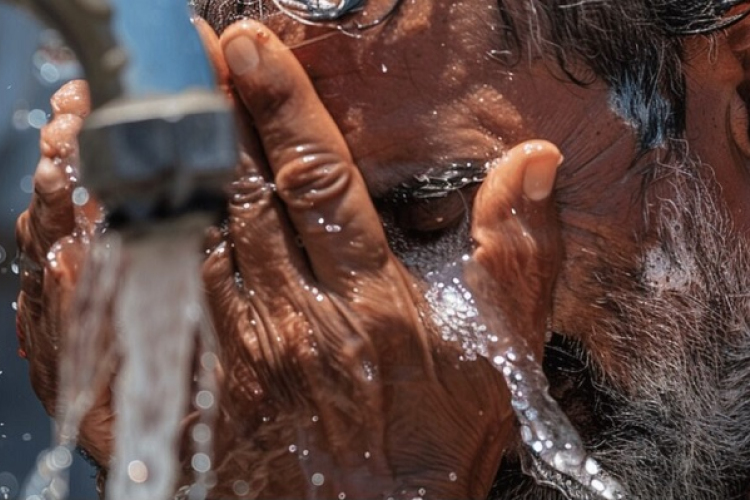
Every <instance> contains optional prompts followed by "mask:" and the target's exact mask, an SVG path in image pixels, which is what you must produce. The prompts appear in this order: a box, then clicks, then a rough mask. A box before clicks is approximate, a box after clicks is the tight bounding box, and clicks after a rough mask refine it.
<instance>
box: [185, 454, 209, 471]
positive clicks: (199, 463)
mask: <svg viewBox="0 0 750 500" xmlns="http://www.w3.org/2000/svg"><path fill="white" fill-rule="evenodd" d="M190 465H192V466H193V470H195V471H196V472H208V471H210V470H211V458H210V457H209V456H208V455H206V454H205V453H196V454H195V455H193V458H192V460H190Z"/></svg>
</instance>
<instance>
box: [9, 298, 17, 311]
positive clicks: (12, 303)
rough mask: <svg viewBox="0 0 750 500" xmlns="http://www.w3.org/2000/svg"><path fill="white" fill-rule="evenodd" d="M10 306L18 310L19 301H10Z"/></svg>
mask: <svg viewBox="0 0 750 500" xmlns="http://www.w3.org/2000/svg"><path fill="white" fill-rule="evenodd" d="M10 307H11V309H13V310H14V311H18V302H16V301H15V300H14V301H13V302H11V303H10Z"/></svg>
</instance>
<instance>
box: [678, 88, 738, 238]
mask: <svg viewBox="0 0 750 500" xmlns="http://www.w3.org/2000/svg"><path fill="white" fill-rule="evenodd" d="M727 94H728V95H726V94H716V95H710V94H709V95H705V94H704V95H702V96H700V97H699V98H696V99H693V103H692V105H689V106H688V115H687V123H688V130H687V135H688V141H689V146H690V153H691V154H692V155H693V156H694V157H695V158H697V159H699V160H700V162H701V163H702V164H703V168H702V170H701V171H702V172H703V174H704V175H706V176H707V180H709V181H710V180H712V179H711V178H710V177H711V176H713V177H714V179H715V181H716V183H717V184H718V186H717V188H718V189H717V191H718V192H719V193H720V196H721V202H722V204H723V205H724V206H725V207H726V208H727V210H728V212H729V215H730V217H731V219H732V221H733V222H734V224H735V226H736V228H737V229H738V230H739V231H741V232H742V233H744V234H746V235H748V236H750V158H747V157H746V156H745V155H743V154H742V153H741V151H740V149H739V148H738V147H737V145H736V142H735V140H734V139H733V137H732V131H731V123H730V116H729V109H730V108H729V107H730V106H731V97H732V96H733V92H732V93H729V92H728V93H727Z"/></svg>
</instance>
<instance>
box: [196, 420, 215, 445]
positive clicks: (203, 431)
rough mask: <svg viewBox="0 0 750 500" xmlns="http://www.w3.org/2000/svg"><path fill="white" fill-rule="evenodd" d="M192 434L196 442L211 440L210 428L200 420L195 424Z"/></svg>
mask: <svg viewBox="0 0 750 500" xmlns="http://www.w3.org/2000/svg"><path fill="white" fill-rule="evenodd" d="M192 436H193V440H194V441H195V442H197V443H207V442H209V441H210V440H211V428H210V427H209V426H208V425H206V424H204V423H202V422H201V423H198V424H195V426H193V431H192Z"/></svg>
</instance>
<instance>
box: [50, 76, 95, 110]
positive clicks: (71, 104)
mask: <svg viewBox="0 0 750 500" xmlns="http://www.w3.org/2000/svg"><path fill="white" fill-rule="evenodd" d="M50 103H51V104H52V111H53V112H54V113H55V115H61V114H72V115H76V116H79V117H81V118H85V117H86V115H88V114H89V111H90V109H91V104H90V97H89V86H88V83H86V81H84V80H73V81H71V82H68V83H66V84H65V85H63V86H62V87H61V88H60V90H58V91H57V92H55V95H53V96H52V99H51V100H50Z"/></svg>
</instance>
